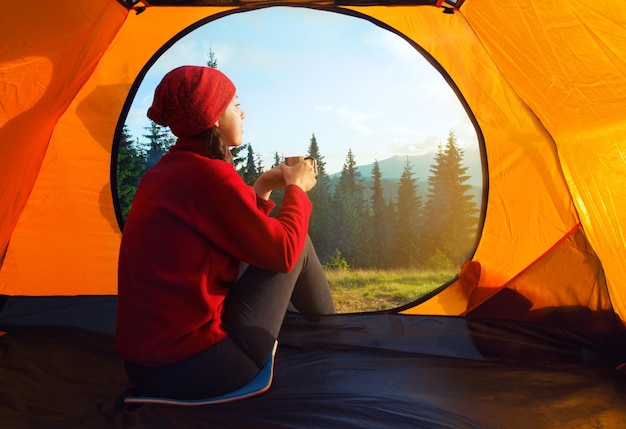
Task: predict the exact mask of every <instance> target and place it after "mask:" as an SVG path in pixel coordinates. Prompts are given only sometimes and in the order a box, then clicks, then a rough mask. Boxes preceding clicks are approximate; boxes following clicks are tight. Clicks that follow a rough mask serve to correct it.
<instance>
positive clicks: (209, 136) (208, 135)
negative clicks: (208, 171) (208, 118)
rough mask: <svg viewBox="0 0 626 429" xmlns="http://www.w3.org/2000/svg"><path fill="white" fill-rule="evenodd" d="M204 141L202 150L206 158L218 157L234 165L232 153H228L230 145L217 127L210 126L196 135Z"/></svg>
mask: <svg viewBox="0 0 626 429" xmlns="http://www.w3.org/2000/svg"><path fill="white" fill-rule="evenodd" d="M196 137H197V138H198V139H201V140H202V141H203V143H204V151H205V154H206V157H207V158H211V159H219V160H222V161H226V162H228V163H229V164H230V165H233V166H234V165H235V162H234V161H233V155H232V153H230V146H229V145H228V143H226V141H225V140H224V139H223V138H222V134H221V133H220V130H219V129H218V128H217V127H211V128H209V129H207V130H204V131H202V132H200V133H198V134H197V135H196Z"/></svg>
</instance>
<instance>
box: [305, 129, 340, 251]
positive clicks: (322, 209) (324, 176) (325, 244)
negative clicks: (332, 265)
mask: <svg viewBox="0 0 626 429" xmlns="http://www.w3.org/2000/svg"><path fill="white" fill-rule="evenodd" d="M308 155H309V156H312V157H313V158H315V159H316V160H317V184H316V185H315V187H314V188H313V189H311V190H310V191H309V198H310V199H311V203H312V204H313V211H312V212H311V220H310V222H309V235H310V236H311V240H312V241H313V243H314V245H315V249H316V251H317V254H318V256H319V258H320V260H321V261H322V262H323V263H324V262H327V261H328V260H329V259H330V257H331V255H332V254H333V251H334V250H335V248H336V246H335V244H334V241H335V240H334V237H333V236H332V222H333V197H332V193H331V186H330V177H328V173H327V172H326V162H325V161H324V157H323V156H322V154H321V153H320V149H319V146H318V143H317V139H316V138H315V134H313V135H312V136H311V140H310V142H309V149H308Z"/></svg>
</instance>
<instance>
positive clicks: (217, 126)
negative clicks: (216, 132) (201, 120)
mask: <svg viewBox="0 0 626 429" xmlns="http://www.w3.org/2000/svg"><path fill="white" fill-rule="evenodd" d="M213 126H214V127H215V128H219V127H220V120H219V119H218V120H217V121H215V124H213Z"/></svg>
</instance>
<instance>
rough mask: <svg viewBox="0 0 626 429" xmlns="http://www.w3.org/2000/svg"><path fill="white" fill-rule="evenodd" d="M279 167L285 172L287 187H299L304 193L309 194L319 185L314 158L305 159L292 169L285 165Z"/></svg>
mask: <svg viewBox="0 0 626 429" xmlns="http://www.w3.org/2000/svg"><path fill="white" fill-rule="evenodd" d="M279 167H280V168H281V169H282V170H283V177H284V178H285V185H297V186H299V187H300V188H302V190H303V191H304V192H308V191H310V190H311V189H313V187H314V186H315V185H316V184H317V179H316V177H317V174H316V171H315V160H314V159H312V158H309V159H305V160H304V161H302V162H300V163H298V164H296V165H294V166H292V167H290V166H287V165H284V164H281V165H279Z"/></svg>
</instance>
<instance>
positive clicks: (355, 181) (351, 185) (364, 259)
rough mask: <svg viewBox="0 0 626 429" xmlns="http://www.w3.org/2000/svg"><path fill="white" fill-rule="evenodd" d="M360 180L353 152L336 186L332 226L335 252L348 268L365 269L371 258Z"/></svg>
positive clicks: (350, 153)
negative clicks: (341, 256)
mask: <svg viewBox="0 0 626 429" xmlns="http://www.w3.org/2000/svg"><path fill="white" fill-rule="evenodd" d="M362 182H363V179H362V177H361V173H360V172H359V171H358V169H357V168H356V161H355V159H354V155H353V153H352V149H350V150H348V155H347V158H346V163H345V164H344V165H343V169H342V171H341V176H340V177H339V181H338V182H337V186H336V188H335V195H334V203H333V208H334V213H333V214H334V222H333V229H334V234H335V243H336V246H335V247H336V248H337V249H339V251H340V252H341V254H342V255H343V256H344V257H345V259H346V260H347V261H348V264H349V265H350V266H351V267H354V268H356V267H363V266H368V264H369V263H370V261H369V259H370V256H371V248H370V247H369V245H370V240H368V234H369V232H370V231H369V229H368V228H367V227H364V226H367V225H369V220H368V215H369V213H368V212H367V211H366V210H365V201H364V198H363V190H364V187H363V184H362Z"/></svg>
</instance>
